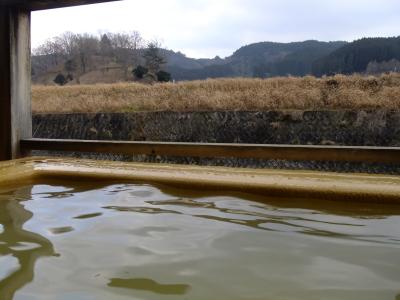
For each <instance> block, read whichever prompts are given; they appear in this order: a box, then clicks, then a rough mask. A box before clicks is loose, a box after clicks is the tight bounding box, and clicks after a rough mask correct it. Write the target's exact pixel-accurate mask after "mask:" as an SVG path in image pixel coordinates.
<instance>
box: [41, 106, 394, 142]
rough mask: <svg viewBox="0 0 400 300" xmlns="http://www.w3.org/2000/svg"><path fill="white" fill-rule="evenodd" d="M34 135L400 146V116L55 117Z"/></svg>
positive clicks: (44, 117)
mask: <svg viewBox="0 0 400 300" xmlns="http://www.w3.org/2000/svg"><path fill="white" fill-rule="evenodd" d="M33 132H34V137H38V138H60V139H105V140H138V141H144V140H146V141H177V142H216V143H259V144H314V145H324V144H337V145H359V146H360V145H371V146H400V112H395V111H272V112H234V111H231V112H193V113H177V112H149V113H124V114H119V113H115V114H112V113H110V114H53V115H35V116H34V117H33Z"/></svg>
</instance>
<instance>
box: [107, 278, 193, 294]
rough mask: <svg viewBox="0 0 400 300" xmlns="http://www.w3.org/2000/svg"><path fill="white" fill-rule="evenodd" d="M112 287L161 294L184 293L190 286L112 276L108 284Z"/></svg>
mask: <svg viewBox="0 0 400 300" xmlns="http://www.w3.org/2000/svg"><path fill="white" fill-rule="evenodd" d="M108 286H110V287H116V288H125V289H132V290H142V291H149V292H152V293H156V294H161V295H184V294H186V293H187V292H188V291H189V289H190V286H189V285H187V284H160V283H158V282H156V281H154V280H151V279H144V278H136V279H121V278H112V279H111V280H110V282H109V284H108Z"/></svg>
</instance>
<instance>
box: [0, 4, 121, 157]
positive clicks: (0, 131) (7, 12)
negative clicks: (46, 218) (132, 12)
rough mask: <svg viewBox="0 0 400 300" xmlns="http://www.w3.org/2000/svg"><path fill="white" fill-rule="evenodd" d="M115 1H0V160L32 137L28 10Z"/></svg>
mask: <svg viewBox="0 0 400 300" xmlns="http://www.w3.org/2000/svg"><path fill="white" fill-rule="evenodd" d="M109 1H116V0H101V1H100V0H94V1H93V0H69V1H68V0H0V45H1V46H0V161H2V160H10V159H15V158H18V157H21V156H23V155H24V154H27V153H22V152H21V149H20V140H21V139H24V138H30V137H32V110H31V11H32V10H38V9H49V8H59V7H67V6H73V5H83V4H93V3H100V2H109Z"/></svg>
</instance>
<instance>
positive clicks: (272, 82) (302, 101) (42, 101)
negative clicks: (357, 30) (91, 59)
mask: <svg viewBox="0 0 400 300" xmlns="http://www.w3.org/2000/svg"><path fill="white" fill-rule="evenodd" d="M32 97H33V103H32V105H33V112H34V113H68V112H131V111H210V110H252V111H263V110H277V109H302V110H324V109H396V110H397V109H400V74H387V75H382V76H379V77H362V76H358V75H354V76H335V77H327V78H322V79H317V78H314V77H311V76H310V77H304V78H294V77H285V78H272V79H266V80H261V79H244V78H240V79H216V80H205V81H192V82H181V83H177V84H172V83H166V84H156V85H143V84H139V83H118V84H98V85H74V86H64V87H58V86H33V87H32Z"/></svg>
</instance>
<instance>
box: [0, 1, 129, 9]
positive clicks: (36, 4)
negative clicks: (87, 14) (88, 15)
mask: <svg viewBox="0 0 400 300" xmlns="http://www.w3.org/2000/svg"><path fill="white" fill-rule="evenodd" d="M113 1H121V0H0V6H10V7H18V8H20V9H26V10H30V11H34V10H43V9H52V8H62V7H69V6H77V5H87V4H97V3H104V2H113Z"/></svg>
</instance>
